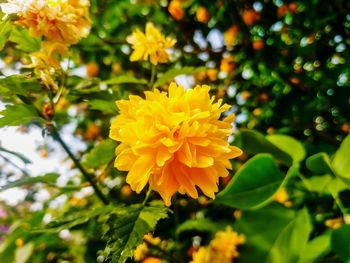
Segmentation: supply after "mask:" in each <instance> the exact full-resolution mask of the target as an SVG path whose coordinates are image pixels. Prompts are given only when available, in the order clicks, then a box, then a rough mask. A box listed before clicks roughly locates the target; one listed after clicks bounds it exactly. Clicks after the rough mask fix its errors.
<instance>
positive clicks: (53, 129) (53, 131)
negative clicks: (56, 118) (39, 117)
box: [49, 125, 109, 205]
mask: <svg viewBox="0 0 350 263" xmlns="http://www.w3.org/2000/svg"><path fill="white" fill-rule="evenodd" d="M49 128H51V129H50V132H51V135H52V137H53V138H54V139H55V140H56V141H57V142H59V144H60V145H61V146H62V148H63V149H64V150H65V151H66V153H67V154H68V156H69V158H70V159H71V160H72V161H73V163H74V164H75V166H76V167H77V168H78V169H79V170H80V172H81V173H82V174H83V176H84V177H85V179H86V180H87V181H88V182H89V183H90V184H91V186H92V188H93V189H94V190H95V193H96V195H97V196H98V197H99V198H100V199H101V201H102V202H103V203H104V204H105V205H108V204H109V201H108V199H107V198H106V197H105V196H104V194H103V193H102V192H101V190H100V189H99V188H98V186H97V184H96V182H95V181H94V180H93V176H92V175H91V174H89V173H88V172H87V171H86V170H85V169H84V167H83V166H82V165H81V164H80V162H79V161H78V159H77V158H75V156H74V154H73V153H72V152H71V150H70V149H69V147H68V146H67V144H66V143H65V142H64V141H63V140H62V138H61V136H60V135H59V133H58V131H57V129H56V127H55V126H54V125H51V126H50V127H49Z"/></svg>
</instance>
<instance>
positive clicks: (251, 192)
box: [215, 154, 284, 209]
mask: <svg viewBox="0 0 350 263" xmlns="http://www.w3.org/2000/svg"><path fill="white" fill-rule="evenodd" d="M283 180H284V177H283V175H282V173H281V171H280V170H279V169H278V167H277V166H276V164H275V162H274V160H273V158H272V156H271V155H269V154H258V155H256V156H254V157H253V158H251V159H250V160H249V161H247V162H246V163H245V164H244V165H243V166H242V167H241V169H239V170H238V172H237V173H236V174H235V176H234V177H233V179H232V181H231V182H230V183H229V184H228V185H227V187H226V188H225V189H224V190H223V191H222V192H221V193H219V194H218V196H217V198H216V200H215V202H216V203H220V204H225V205H228V206H232V207H237V208H241V209H249V208H254V207H256V206H258V205H260V204H262V203H264V202H266V201H267V200H268V199H269V198H271V197H272V196H273V194H274V193H275V192H276V191H277V190H278V188H279V187H280V186H281V184H282V183H283Z"/></svg>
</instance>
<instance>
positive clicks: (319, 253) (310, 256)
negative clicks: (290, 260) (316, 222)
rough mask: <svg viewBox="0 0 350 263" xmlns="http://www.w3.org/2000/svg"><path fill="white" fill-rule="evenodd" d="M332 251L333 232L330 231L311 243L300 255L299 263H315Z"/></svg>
mask: <svg viewBox="0 0 350 263" xmlns="http://www.w3.org/2000/svg"><path fill="white" fill-rule="evenodd" d="M330 251H331V232H330V231H328V232H326V233H324V234H322V235H320V236H318V237H316V238H314V239H313V240H311V241H309V242H308V243H307V244H306V246H305V247H304V250H303V251H302V253H301V255H300V259H299V261H298V263H314V262H316V261H317V259H319V258H321V257H323V256H325V255H327V254H328V253H329V252H330Z"/></svg>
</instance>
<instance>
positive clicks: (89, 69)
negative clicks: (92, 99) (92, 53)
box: [86, 62, 100, 78]
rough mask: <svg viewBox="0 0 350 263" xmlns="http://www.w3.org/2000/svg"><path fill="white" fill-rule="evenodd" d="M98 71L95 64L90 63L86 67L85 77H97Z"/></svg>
mask: <svg viewBox="0 0 350 263" xmlns="http://www.w3.org/2000/svg"><path fill="white" fill-rule="evenodd" d="M99 71H100V69H99V66H98V64H97V63H96V62H90V63H88V64H87V65H86V75H87V76H88V77H89V78H94V77H97V75H98V73H99Z"/></svg>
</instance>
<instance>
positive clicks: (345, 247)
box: [331, 225, 350, 262]
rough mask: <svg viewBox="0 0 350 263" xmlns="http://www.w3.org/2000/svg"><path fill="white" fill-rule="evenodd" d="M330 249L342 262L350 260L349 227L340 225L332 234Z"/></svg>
mask: <svg viewBox="0 0 350 263" xmlns="http://www.w3.org/2000/svg"><path fill="white" fill-rule="evenodd" d="M331 247H332V251H333V252H334V253H335V254H337V255H338V256H339V257H340V258H341V259H342V260H343V261H344V262H348V260H350V225H342V226H341V227H340V228H338V229H337V230H335V231H334V232H333V233H332V237H331Z"/></svg>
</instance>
